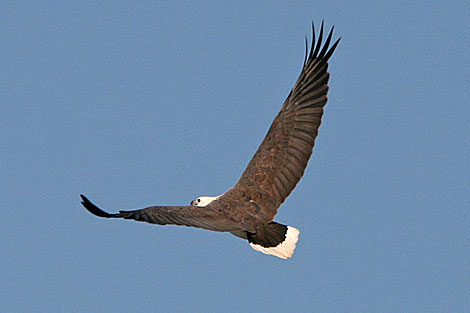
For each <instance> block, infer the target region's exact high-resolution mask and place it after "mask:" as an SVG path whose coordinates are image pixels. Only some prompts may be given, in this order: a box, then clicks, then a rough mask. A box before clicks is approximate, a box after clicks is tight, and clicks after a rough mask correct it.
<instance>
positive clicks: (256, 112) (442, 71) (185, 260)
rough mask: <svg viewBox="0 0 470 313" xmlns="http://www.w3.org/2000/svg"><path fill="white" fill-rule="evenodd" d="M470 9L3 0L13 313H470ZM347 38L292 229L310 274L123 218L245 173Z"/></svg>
mask: <svg viewBox="0 0 470 313" xmlns="http://www.w3.org/2000/svg"><path fill="white" fill-rule="evenodd" d="M469 13H470V5H469V2H468V1H448V2H447V3H446V2H444V1H414V2H411V1H393V2H390V1H363V2H352V1H257V2H256V3H253V1H234V2H232V3H229V2H216V1H213V2H212V1H206V2H204V3H202V4H201V3H198V2H195V1H173V2H172V3H171V4H170V3H169V2H168V3H165V2H151V1H132V2H131V1H98V2H97V1H80V2H78V1H3V2H2V4H1V10H0V47H1V52H0V69H1V70H0V86H1V87H0V105H1V107H0V129H1V131H0V143H1V149H0V175H1V176H0V179H1V181H0V183H1V187H0V199H1V202H2V204H1V212H2V217H1V218H0V230H1V231H0V235H1V238H0V242H1V246H0V248H1V251H2V254H3V255H2V256H1V257H0V262H1V264H0V285H1V286H2V288H1V290H0V303H1V304H2V310H5V312H314V311H315V312H444V311H445V312H464V311H468V308H469V307H470V300H469V299H470V288H469V282H470V240H469V225H470V210H469V207H470V197H469V191H470V179H469V176H470V164H469V154H470V139H469V138H470V127H469V117H470V108H469V99H470V75H469V73H470V57H469V50H470V32H469V29H470V22H469V20H470V19H469ZM312 19H313V20H314V21H315V23H316V25H317V26H319V24H320V22H321V19H325V23H326V26H327V27H328V28H329V27H331V26H332V25H335V26H336V28H335V38H338V37H339V36H341V37H342V38H343V39H342V41H341V43H340V45H339V47H338V49H337V51H336V53H335V55H334V56H333V58H332V60H331V63H330V68H329V69H330V72H331V79H330V92H329V102H328V104H327V107H326V112H325V115H324V118H323V124H322V126H321V128H320V135H319V137H318V140H317V142H316V147H315V151H314V156H313V158H312V159H311V161H310V163H309V166H308V168H307V171H306V173H305V176H304V177H303V179H302V180H301V182H300V184H299V185H298V187H297V188H296V190H295V191H294V192H293V194H292V195H291V196H290V197H289V198H288V200H287V201H286V202H285V203H284V205H283V206H282V207H281V209H280V211H279V214H278V216H277V217H276V220H277V221H279V222H282V223H285V224H289V225H294V226H296V227H297V228H299V229H300V231H301V234H300V240H299V243H298V246H297V250H296V253H295V255H294V257H293V258H292V259H290V260H288V261H284V260H281V259H277V258H274V257H269V256H265V255H263V254H261V253H258V252H255V251H253V250H252V249H251V248H250V247H249V246H248V244H247V243H246V242H245V241H243V240H240V239H238V238H235V237H233V236H231V235H229V234H220V233H212V232H208V231H201V230H198V229H190V228H183V227H175V226H167V227H159V226H154V225H149V224H145V223H136V222H129V221H109V220H104V219H99V218H96V217H94V216H92V215H90V214H89V213H88V212H86V211H85V210H84V209H83V208H82V207H81V206H80V201H79V194H80V193H83V194H85V195H87V196H89V197H90V199H91V200H92V201H95V202H96V203H97V204H98V205H100V206H102V207H103V208H105V209H107V210H110V211H114V210H118V209H132V208H141V207H145V206H148V205H158V204H160V205H186V204H189V202H190V201H191V200H193V199H194V198H196V197H197V196H200V195H218V194H220V193H223V192H224V191H225V190H227V189H228V188H230V187H231V186H232V185H233V184H234V183H235V182H236V181H237V179H238V178H239V175H240V174H241V172H242V171H243V169H244V168H245V166H246V164H247V163H248V161H249V159H250V158H251V156H252V155H253V153H254V152H255V150H256V148H257V146H258V145H259V144H260V142H261V140H262V138H263V137H264V135H265V133H266V131H267V129H268V128H269V125H270V123H271V121H272V119H273V118H274V116H275V115H276V114H277V112H278V110H279V108H280V106H281V104H282V102H283V101H284V99H285V97H286V96H287V94H288V93H289V91H290V89H291V87H292V86H293V84H294V82H295V80H296V79H297V77H298V74H299V72H300V69H301V66H302V62H303V58H304V35H308V36H309V38H310V36H311V34H310V23H311V20H312Z"/></svg>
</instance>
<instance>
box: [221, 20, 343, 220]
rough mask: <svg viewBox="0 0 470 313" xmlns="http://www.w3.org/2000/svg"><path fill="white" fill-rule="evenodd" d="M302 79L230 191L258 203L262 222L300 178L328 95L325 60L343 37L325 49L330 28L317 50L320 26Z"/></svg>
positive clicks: (319, 39) (306, 61)
mask: <svg viewBox="0 0 470 313" xmlns="http://www.w3.org/2000/svg"><path fill="white" fill-rule="evenodd" d="M312 31H313V39H312V46H311V49H310V53H308V58H307V53H306V56H305V60H304V65H303V68H302V72H301V73H300V77H299V78H298V80H297V82H296V83H295V85H294V88H293V89H292V91H291V92H290V93H289V95H288V97H287V99H286V101H285V102H284V104H283V105H282V108H281V111H280V112H279V114H278V115H277V116H276V118H275V119H274V121H273V123H272V125H271V128H270V129H269V131H268V133H267V135H266V137H265V138H264V140H263V142H262V143H261V145H260V147H259V148H258V150H257V151H256V153H255V155H254V156H253V158H252V159H251V161H250V163H249V164H248V166H247V168H246V169H245V171H244V172H243V174H242V176H241V178H240V180H239V181H238V183H237V184H236V185H235V186H234V187H233V188H232V189H231V191H233V193H231V192H228V193H230V194H232V195H233V194H240V195H243V196H244V197H245V199H249V200H251V201H254V202H256V203H257V204H258V205H259V206H260V207H261V209H262V210H263V212H261V213H262V214H260V215H262V216H263V217H264V218H266V217H267V219H268V220H272V218H274V215H275V214H276V213H277V209H278V208H279V206H280V205H281V203H282V202H284V200H285V199H286V198H287V196H288V195H289V194H290V193H291V191H292V190H293V189H294V188H295V186H296V184H297V183H298V182H299V180H300V178H301V177H302V175H303V173H304V170H305V167H306V166H307V162H308V160H309V158H310V156H311V154H312V149H313V145H314V142H315V138H316V137H317V133H318V128H319V126H320V122H321V117H322V114H323V107H324V106H325V104H326V101H327V97H326V94H327V92H328V78H329V73H328V72H327V69H328V59H329V58H330V57H331V55H332V54H333V52H334V51H335V49H336V46H337V45H338V43H339V41H340V39H341V38H339V39H338V40H337V41H336V42H335V43H334V44H333V45H332V46H331V48H329V45H330V42H331V38H332V36H333V28H331V31H330V33H329V35H328V38H327V39H326V41H325V43H324V45H323V48H321V50H320V46H321V42H322V36H323V22H322V25H321V30H320V35H319V37H318V41H317V43H316V45H315V30H314V28H313V24H312Z"/></svg>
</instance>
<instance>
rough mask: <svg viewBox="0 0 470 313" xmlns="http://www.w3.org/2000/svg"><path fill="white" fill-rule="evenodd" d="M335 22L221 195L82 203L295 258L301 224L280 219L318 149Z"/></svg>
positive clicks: (93, 210)
mask: <svg viewBox="0 0 470 313" xmlns="http://www.w3.org/2000/svg"><path fill="white" fill-rule="evenodd" d="M333 29H334V27H332V28H331V30H330V32H329V34H328V37H327V38H326V40H325V42H324V44H323V47H322V37H323V22H322V24H321V29H320V33H319V36H318V40H317V42H316V44H315V28H314V26H313V23H312V33H313V39H312V44H311V47H310V51H308V44H307V40H305V42H306V45H305V50H306V51H305V59H304V64H303V67H302V71H301V73H300V76H299V78H298V79H297V82H296V83H295V85H294V87H293V89H292V90H291V92H290V93H289V95H288V96H287V99H286V100H285V102H284V104H283V105H282V107H281V110H280V112H279V113H278V115H277V116H276V118H275V119H274V121H273V123H272V125H271V127H270V128H269V131H268V133H267V134H266V137H265V138H264V140H263V142H262V143H261V145H260V146H259V148H258V150H257V151H256V153H255V155H254V156H253V158H252V159H251V161H250V162H249V163H248V166H247V167H246V169H245V171H244V172H243V174H242V175H241V177H240V179H239V181H238V182H237V183H236V184H235V185H234V186H233V187H232V188H231V189H229V190H228V191H226V192H225V193H223V194H221V195H219V196H216V197H207V196H204V197H199V198H197V199H195V200H194V201H192V202H191V203H190V205H189V206H151V207H147V208H144V209H139V210H131V211H119V213H112V214H111V213H107V212H105V211H103V210H101V209H100V208H98V207H97V206H96V205H94V204H93V203H92V202H90V200H88V199H87V198H86V197H85V196H84V195H80V197H81V199H82V202H81V203H82V205H83V206H84V207H85V208H86V209H87V210H88V211H89V212H90V213H92V214H94V215H96V216H99V217H105V218H124V219H132V220H136V221H141V222H147V223H151V224H159V225H167V224H172V225H181V226H189V227H198V228H203V229H207V230H212V231H217V232H230V233H232V234H233V235H235V236H237V237H240V238H242V239H245V240H248V243H249V244H250V246H251V247H252V248H253V249H255V250H257V251H260V252H262V253H265V254H269V255H274V256H277V257H279V258H282V259H287V258H290V257H291V256H292V255H293V253H294V249H295V247H296V244H297V241H298V236H299V230H298V229H297V228H295V227H293V226H286V225H283V224H280V223H277V222H274V221H273V219H274V216H275V215H276V213H277V210H278V209H279V207H280V206H281V204H282V203H283V202H284V200H285V199H286V198H287V197H288V196H289V194H290V193H291V192H292V190H293V189H294V188H295V186H296V185H297V183H298V182H299V180H300V178H301V177H302V175H303V173H304V171H305V168H306V166H307V162H308V160H309V159H310V156H311V154H312V150H313V145H314V142H315V138H316V137H317V134H318V128H319V126H320V123H321V117H322V115H323V107H324V106H325V104H326V102H327V96H326V95H327V93H328V79H329V73H328V60H329V59H330V57H331V55H332V54H333V52H334V51H335V49H336V47H337V45H338V43H339V41H340V40H341V38H339V39H337V40H336V41H335V42H334V43H333V45H331V47H330V43H331V39H332V36H333Z"/></svg>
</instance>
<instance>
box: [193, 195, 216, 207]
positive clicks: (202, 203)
mask: <svg viewBox="0 0 470 313" xmlns="http://www.w3.org/2000/svg"><path fill="white" fill-rule="evenodd" d="M218 198H219V197H199V198H197V199H196V200H193V201H191V205H195V206H206V205H208V204H209V203H211V202H212V201H214V200H217V199H218Z"/></svg>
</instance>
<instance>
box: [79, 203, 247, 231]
mask: <svg viewBox="0 0 470 313" xmlns="http://www.w3.org/2000/svg"><path fill="white" fill-rule="evenodd" d="M80 197H81V198H82V205H83V206H84V207H85V208H86V209H87V210H88V211H89V212H90V213H92V214H94V215H96V216H99V217H105V218H124V219H133V220H136V221H140V222H147V223H151V224H159V225H167V224H172V225H181V226H189V227H198V228H204V229H208V230H213V231H221V232H223V231H237V230H241V226H240V224H238V223H236V222H235V221H233V220H231V219H229V218H227V216H226V215H225V214H223V212H222V211H220V210H214V209H210V208H208V207H197V206H151V207H148V208H145V209H140V210H133V211H119V213H114V214H110V213H107V212H105V211H103V210H101V209H100V208H98V207H97V206H96V205H94V204H93V203H92V202H91V201H90V200H88V198H87V197H85V196H84V195H80Z"/></svg>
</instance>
